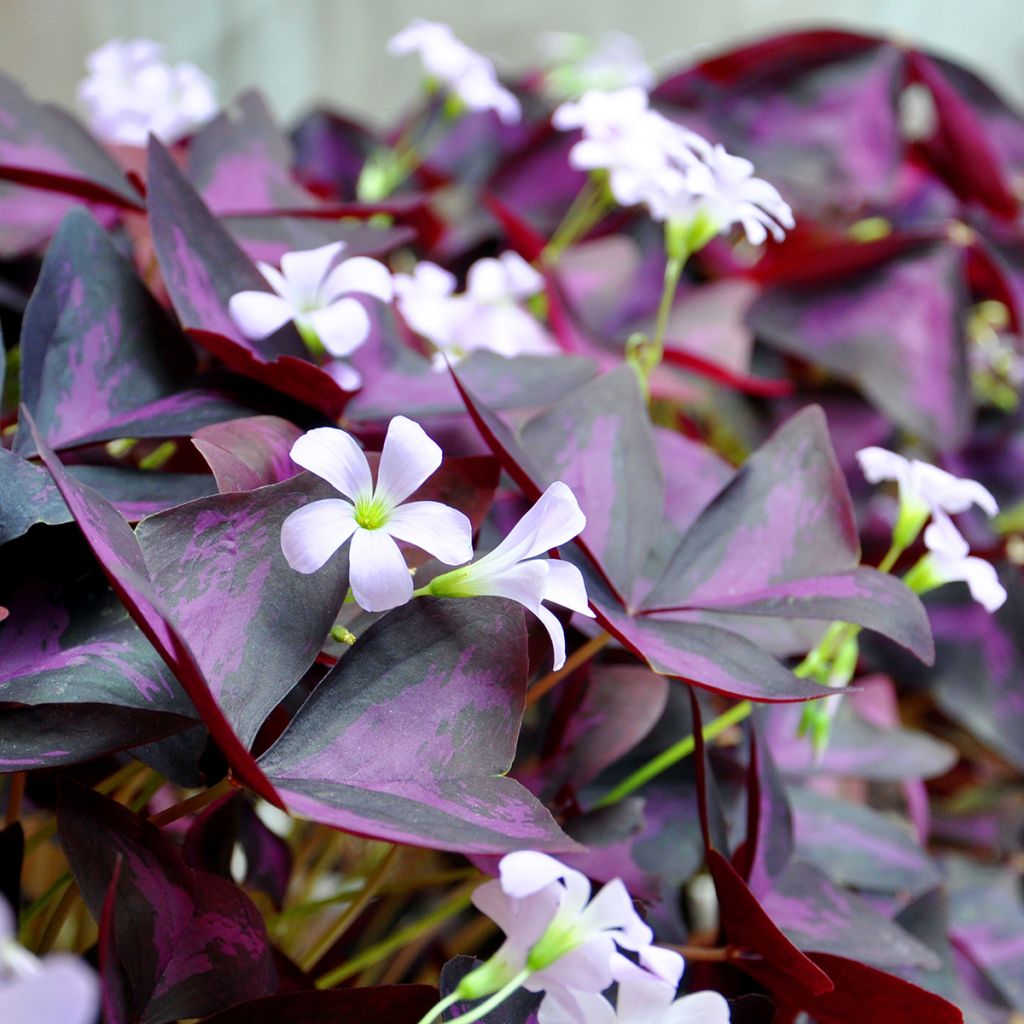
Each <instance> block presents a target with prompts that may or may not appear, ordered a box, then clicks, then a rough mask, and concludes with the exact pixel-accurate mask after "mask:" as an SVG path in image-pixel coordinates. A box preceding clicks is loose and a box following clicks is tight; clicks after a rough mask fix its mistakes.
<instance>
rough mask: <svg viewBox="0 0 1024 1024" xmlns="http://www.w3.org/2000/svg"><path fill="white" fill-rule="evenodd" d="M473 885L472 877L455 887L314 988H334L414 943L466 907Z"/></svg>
mask: <svg viewBox="0 0 1024 1024" xmlns="http://www.w3.org/2000/svg"><path fill="white" fill-rule="evenodd" d="M476 886H477V883H476V881H475V880H474V881H473V882H471V883H469V884H467V885H464V886H462V887H461V888H459V889H457V890H456V891H455V894H454V895H453V896H452V897H451V898H450V899H448V900H446V901H445V902H444V903H442V904H441V906H439V907H438V908H437V909H436V910H434V911H433V912H431V913H430V914H428V915H427V916H426V917H424V918H421V919H420V920H419V921H414V922H413V923H412V924H410V925H408V926H407V927H405V928H402V929H400V930H399V931H397V932H395V933H394V934H393V935H391V936H389V937H388V938H386V939H384V941H383V942H378V943H377V944H376V945H374V946H371V947H370V948H369V949H367V950H364V951H363V952H362V953H360V954H359V955H358V956H354V957H353V958H352V959H351V960H348V961H346V962H345V963H343V964H341V965H340V966H339V967H336V968H335V969H334V970H333V971H328V972H327V974H324V975H322V976H321V977H319V978H317V980H316V987H317V988H320V989H323V988H334V986H335V985H338V984H340V983H341V982H343V981H344V980H345V979H346V978H351V977H352V975H354V974H358V973H359V972H360V971H363V970H365V969H366V968H367V967H372V966H373V965H374V964H375V963H379V962H380V961H381V960H383V959H384V958H385V957H387V956H391V954H392V953H394V952H395V951H396V950H399V949H401V948H402V947H403V946H405V945H406V944H407V943H409V942H413V941H414V940H416V939H418V938H419V937H420V936H421V935H424V934H426V933H427V932H430V931H432V930H433V929H434V928H438V927H440V926H441V925H442V924H444V923H445V922H446V921H448V920H450V919H451V918H453V917H455V915H456V914H460V913H462V911H463V910H465V909H466V907H468V906H469V902H470V900H469V898H470V895H471V893H472V891H473V890H474V889H475V888H476Z"/></svg>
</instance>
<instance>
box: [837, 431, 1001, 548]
mask: <svg viewBox="0 0 1024 1024" xmlns="http://www.w3.org/2000/svg"><path fill="white" fill-rule="evenodd" d="M857 462H858V463H859V464H860V468H861V472H862V473H863V474H864V476H865V478H866V479H867V481H868V482H869V483H872V484H877V483H880V482H881V481H882V480H895V481H896V483H897V484H898V485H899V490H900V505H901V506H905V507H906V508H907V509H908V510H909V512H908V515H911V516H913V517H914V518H916V519H917V520H918V526H917V529H920V526H921V524H923V522H924V520H925V519H926V518H927V517H928V516H929V515H930V516H931V517H932V519H933V524H932V526H930V527H929V528H928V529H929V530H932V528H933V527H935V528H937V529H938V530H939V531H940V532H943V533H946V536H948V533H947V532H946V531H947V527H948V528H952V529H954V530H955V529H956V528H955V527H954V526H953V524H952V521H951V520H950V518H949V516H950V515H957V514H958V513H960V512H966V511H967V510H968V509H969V508H970V507H971V506H972V505H977V506H978V507H979V508H980V509H982V510H983V511H984V512H986V513H987V514H988V515H990V516H994V515H996V514H997V513H998V512H999V506H998V504H996V499H995V498H994V497H992V494H991V492H990V491H989V490H988V489H987V488H985V487H983V486H982V485H981V484H979V483H978V482H977V481H976V480H965V479H961V478H960V477H956V476H953V474H952V473H947V472H946V471H945V470H944V469H939V467H938V466H933V465H931V464H930V463H928V462H921V461H920V460H919V459H907V458H904V457H903V456H902V455H898V454H897V453H896V452H890V451H888V450H887V449H885V448H877V447H870V448H861V450H860V451H859V452H857ZM901 514H902V512H901ZM915 536H916V530H915ZM912 539H913V538H911V540H912ZM925 543H928V531H926V532H925ZM938 543H939V545H940V547H941V539H940V540H939V542H938Z"/></svg>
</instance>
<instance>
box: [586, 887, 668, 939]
mask: <svg viewBox="0 0 1024 1024" xmlns="http://www.w3.org/2000/svg"><path fill="white" fill-rule="evenodd" d="M579 926H580V929H581V931H584V932H585V933H586V934H588V935H596V934H597V933H598V932H603V931H609V930H612V929H615V930H619V929H621V934H617V935H616V936H615V941H616V942H618V944H619V945H620V946H622V947H623V948H624V949H642V948H643V947H644V946H649V945H650V944H651V942H653V941H654V935H653V933H652V932H651V929H650V928H648V927H647V925H646V924H644V923H643V921H641V920H640V918H639V916H638V915H637V912H636V910H634V909H633V901H632V899H630V896H629V893H628V892H627V891H626V886H625V885H624V884H623V882H622V879H620V878H613V879H612V880H611V881H610V882H608V884H607V885H605V886H604V887H603V888H602V889H601V891H600V892H599V893H598V894H597V895H596V896H595V897H594V898H593V899H592V900H591V901H590V903H589V904H588V905H587V907H586V909H585V910H584V911H583V913H582V914H581V915H580V920H579Z"/></svg>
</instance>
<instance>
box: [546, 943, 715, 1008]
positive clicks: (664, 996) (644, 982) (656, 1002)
mask: <svg viewBox="0 0 1024 1024" xmlns="http://www.w3.org/2000/svg"><path fill="white" fill-rule="evenodd" d="M613 971H614V973H615V977H616V981H618V986H619V987H618V991H617V993H616V996H615V1006H614V1007H613V1006H612V1004H611V1003H610V1002H608V1000H607V999H605V998H604V997H603V996H601V995H598V994H595V993H592V992H573V991H568V990H564V989H553V990H551V991H550V992H548V994H547V996H545V998H544V1001H543V1003H541V1008H540V1013H539V1014H538V1017H539V1021H540V1024H729V1019H730V1013H729V1004H728V1003H727V1002H726V1001H725V999H723V998H722V996H721V995H719V994H718V993H717V992H695V993H693V995H688V996H681V997H680V998H678V999H674V998H673V997H674V996H675V993H676V986H675V985H674V984H666V983H665V982H664V981H662V980H660V979H658V978H654V977H651V976H650V974H648V973H647V972H645V971H642V970H640V969H639V968H637V966H636V965H635V964H633V963H632V962H631V961H628V960H626V958H625V957H623V956H621V955H616V956H615V957H614V958H613Z"/></svg>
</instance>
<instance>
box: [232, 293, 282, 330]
mask: <svg viewBox="0 0 1024 1024" xmlns="http://www.w3.org/2000/svg"><path fill="white" fill-rule="evenodd" d="M228 313H229V314H230V315H231V319H232V320H233V321H234V323H235V326H236V327H237V328H238V329H239V330H240V331H241V332H242V334H244V335H245V337H247V338H250V339H252V340H253V341H260V340H261V339H263V338H266V337H268V336H269V335H271V334H273V333H274V331H276V330H279V329H280V328H281V327H283V326H284V325H285V324H286V323H288V321H289V320H291V319H292V318H293V317H294V316H295V310H294V309H292V307H291V304H290V303H288V302H287V301H286V300H285V299H282V298H281V296H280V295H272V294H271V293H270V292H238V293H237V294H235V295H232V296H231V299H230V300H229V301H228Z"/></svg>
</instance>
